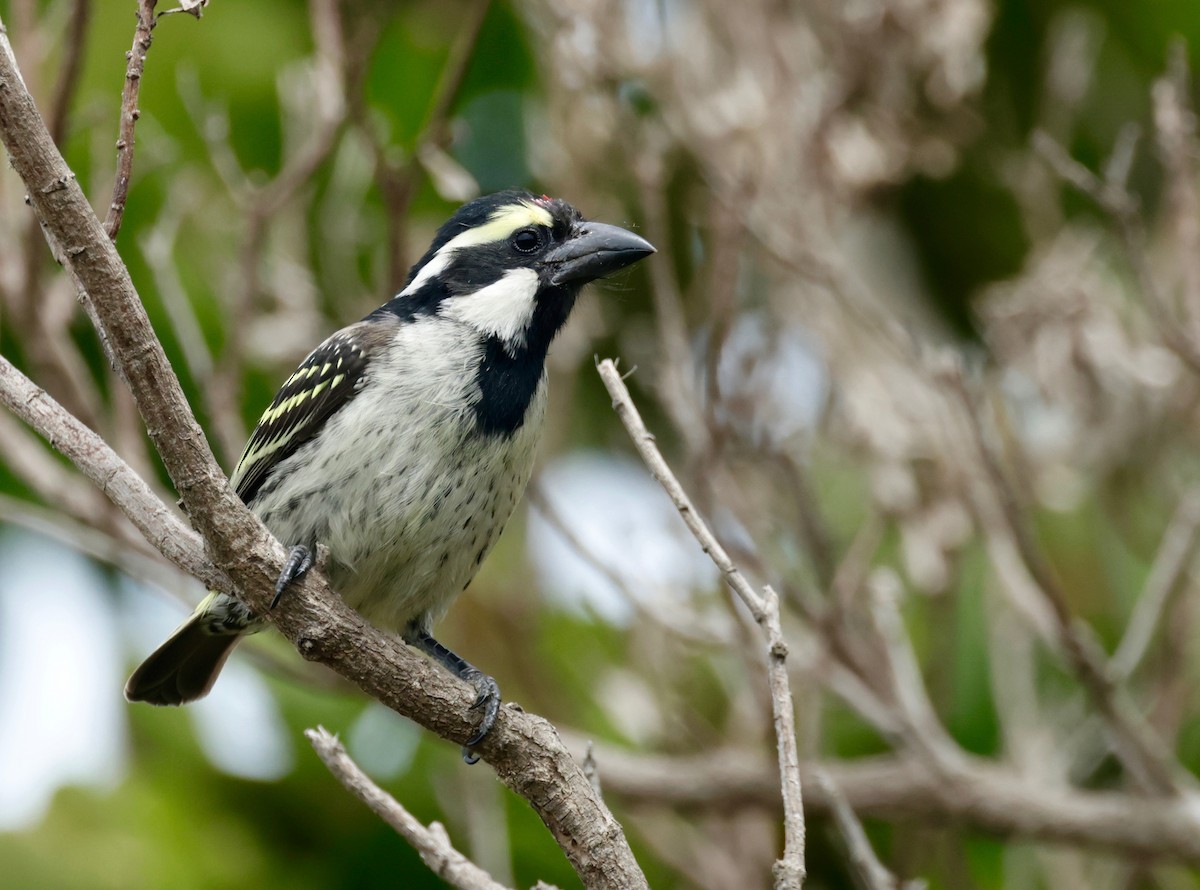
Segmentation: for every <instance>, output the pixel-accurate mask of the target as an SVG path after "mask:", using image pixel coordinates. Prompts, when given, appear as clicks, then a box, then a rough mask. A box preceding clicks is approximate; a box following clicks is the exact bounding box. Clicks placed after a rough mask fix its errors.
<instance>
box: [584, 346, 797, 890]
mask: <svg viewBox="0 0 1200 890" xmlns="http://www.w3.org/2000/svg"><path fill="white" fill-rule="evenodd" d="M597 370H599V372H600V378H601V379H602V380H603V381H604V385H605V387H606V388H607V389H608V393H609V395H611V396H612V399H613V408H614V409H615V410H616V412H617V416H618V417H620V418H621V422H622V423H623V424H625V429H626V430H628V431H629V437H630V438H631V439H632V440H633V444H634V447H635V448H637V450H638V454H640V455H641V456H642V460H643V461H645V463H646V466H647V468H649V470H650V474H651V475H652V476H654V478H655V479H656V480H657V481H658V483H659V484H660V485H661V486H662V487H663V489H664V490H665V491H666V493H667V495H668V496H669V497H670V498H671V501H672V502H673V503H674V504H675V507H676V509H678V510H679V514H680V516H682V517H683V521H684V523H685V524H686V525H687V527H688V529H689V530H690V531H691V533H692V534H693V535H695V537H696V540H697V541H699V542H700V547H701V549H702V550H703V551H704V552H705V553H707V554H708V555H709V557H711V559H712V561H713V563H714V564H715V565H716V567H717V569H718V570H720V572H721V575H722V576H723V577H724V578H725V581H726V583H728V584H729V586H730V587H731V588H732V589H733V591H734V593H736V594H737V596H738V598H739V599H741V601H742V602H743V603H744V604H745V605H746V608H748V609H749V610H750V613H751V614H752V615H753V616H754V620H755V621H757V622H758V624H759V626H760V627H762V629H763V634H764V635H765V636H766V639H767V677H768V683H769V685H770V689H771V704H772V709H773V711H774V716H775V739H776V742H777V745H778V756H779V772H780V779H781V782H782V788H783V812H784V817H783V827H784V847H783V856H782V858H780V860H779V861H778V862H777V863H776V864H775V869H774V872H775V886H776V887H777V888H781V890H782V888H799V887H801V886H802V885H803V884H804V802H803V798H802V792H801V783H800V758H799V754H798V753H797V750H796V717H795V712H794V710H793V706H792V690H791V686H790V685H789V683H788V675H787V643H786V642H785V641H784V639H783V629H782V627H781V625H780V620H779V596H778V595H777V594H776V593H775V591H774V590H773V589H772V588H771V587H770V586H769V585H768V586H767V587H765V588H763V594H762V595H761V596H760V595H759V594H758V593H756V592H755V590H754V588H752V587H751V586H750V582H748V581H747V580H746V578H745V576H744V575H742V573H741V571H740V570H739V569H738V567H737V566H736V565H734V564H733V560H731V559H730V558H729V554H728V553H726V552H725V548H724V547H722V546H721V542H720V541H718V540H717V538H716V536H715V535H714V534H713V533H712V532H711V531H710V530H709V528H708V526H707V525H706V524H705V522H704V520H703V519H702V518H701V516H700V514H699V513H698V512H697V511H696V508H695V507H694V506H693V505H692V502H691V500H690V499H689V498H688V496H687V493H686V492H685V491H684V490H683V486H682V485H680V484H679V480H678V479H676V478H675V474H674V473H672V472H671V468H670V466H668V465H667V462H666V460H665V459H664V458H663V456H662V452H660V451H659V450H658V446H657V445H656V444H655V443H654V436H653V435H652V434H651V433H650V431H649V430H648V429H646V424H645V423H643V421H642V417H641V415H640V414H639V413H638V410H637V407H636V406H635V405H634V404H633V399H632V398H630V395H629V390H628V388H626V386H625V381H624V380H622V379H621V374H620V373H619V372H618V371H617V366H616V364H615V363H614V362H613V361H612V359H605V360H604V361H602V362H600V363H599V364H598V365H597Z"/></svg>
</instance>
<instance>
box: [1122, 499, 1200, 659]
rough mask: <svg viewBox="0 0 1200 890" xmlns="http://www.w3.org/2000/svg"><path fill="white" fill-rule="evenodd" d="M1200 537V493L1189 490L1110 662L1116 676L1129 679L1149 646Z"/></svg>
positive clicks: (1159, 549)
mask: <svg viewBox="0 0 1200 890" xmlns="http://www.w3.org/2000/svg"><path fill="white" fill-rule="evenodd" d="M1198 538H1200V491H1190V492H1188V493H1187V494H1185V495H1184V496H1183V498H1182V500H1180V502H1179V507H1178V508H1177V509H1176V511H1175V515H1174V516H1173V517H1171V523H1170V525H1168V526H1167V530H1166V532H1164V533H1163V537H1162V543H1161V544H1160V545H1159V548H1158V553H1157V554H1156V555H1155V557H1154V563H1153V565H1152V566H1151V567H1150V574H1149V576H1148V577H1147V578H1146V584H1145V586H1144V587H1143V588H1142V594H1141V596H1139V597H1138V602H1137V605H1136V606H1135V607H1134V609H1133V614H1132V615H1131V616H1130V618H1129V623H1128V625H1126V628H1125V635H1124V636H1123V637H1121V642H1120V644H1119V645H1118V646H1117V651H1116V652H1115V653H1114V654H1113V657H1112V660H1111V661H1110V662H1109V668H1110V670H1111V671H1112V675H1113V677H1114V678H1115V679H1116V680H1117V681H1118V682H1120V681H1122V680H1125V679H1128V678H1129V677H1130V676H1131V675H1132V674H1133V672H1134V670H1135V669H1136V668H1137V666H1138V664H1140V663H1141V660H1142V658H1143V657H1144V656H1145V654H1146V651H1147V650H1148V649H1149V647H1150V640H1151V639H1152V638H1153V636H1154V630H1155V628H1157V627H1158V623H1159V621H1160V620H1161V619H1162V616H1163V614H1164V613H1165V612H1166V608H1167V605H1168V603H1169V602H1170V600H1171V598H1172V597H1173V596H1174V594H1175V593H1176V591H1178V590H1179V589H1180V588H1181V587H1182V586H1183V579H1184V578H1185V577H1186V575H1187V570H1188V566H1190V565H1191V563H1192V558H1193V556H1194V555H1195V552H1196V542H1197V539H1198Z"/></svg>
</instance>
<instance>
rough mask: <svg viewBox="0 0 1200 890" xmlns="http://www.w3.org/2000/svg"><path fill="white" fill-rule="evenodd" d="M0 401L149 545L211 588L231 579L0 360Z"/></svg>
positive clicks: (138, 483)
mask: <svg viewBox="0 0 1200 890" xmlns="http://www.w3.org/2000/svg"><path fill="white" fill-rule="evenodd" d="M0 402H2V403H3V404H4V405H6V406H7V407H8V409H9V410H10V411H12V412H13V413H14V414H15V415H17V417H19V418H21V419H22V420H24V421H25V422H26V423H28V424H29V425H30V426H31V427H33V428H34V429H35V430H37V431H38V432H39V433H40V434H41V435H42V436H43V437H44V438H45V439H46V440H47V441H48V442H49V443H50V444H51V445H53V446H54V447H55V448H57V449H58V450H59V451H60V452H62V453H63V454H64V455H66V456H67V457H68V458H69V459H70V460H71V462H72V463H74V464H75V466H77V467H78V468H79V469H80V470H82V471H83V473H84V475H86V476H87V477H88V478H89V479H91V480H92V482H94V483H95V484H96V486H97V487H98V488H99V489H100V490H101V491H102V492H104V494H106V495H107V496H108V497H109V499H110V500H112V502H113V503H114V504H116V505H117V507H118V508H120V510H121V512H122V513H124V514H125V516H126V517H127V518H128V519H129V521H130V522H132V523H133V524H134V526H136V527H137V529H138V531H140V532H141V533H142V535H144V536H145V538H146V540H147V541H148V542H150V544H151V545H152V546H153V547H154V549H155V550H157V551H158V552H159V553H161V554H162V555H163V556H165V557H166V558H167V559H169V560H170V561H171V562H173V563H175V565H177V566H179V567H180V568H181V569H183V570H184V571H185V572H187V573H188V574H189V575H192V576H193V577H195V578H199V579H201V580H202V581H204V582H205V583H206V584H208V585H210V586H213V587H228V585H229V579H228V578H226V577H225V576H224V575H223V573H221V572H220V571H219V570H217V569H216V568H214V567H213V565H212V563H211V562H210V561H209V560H207V559H205V558H204V556H203V544H202V542H201V540H200V537H199V536H198V535H197V534H196V533H195V532H194V531H192V530H191V529H190V528H188V527H187V526H186V525H184V524H183V523H182V522H180V521H179V519H177V518H176V517H175V515H174V514H173V513H172V512H171V511H170V509H169V508H168V507H167V505H166V504H164V503H163V502H162V501H161V500H159V498H158V496H157V495H155V493H154V492H153V491H152V490H151V489H150V486H148V485H147V484H146V483H145V481H143V479H142V478H141V477H140V476H139V475H138V474H137V473H135V472H134V471H133V470H132V469H130V467H129V465H128V464H126V463H125V461H123V460H121V458H120V456H118V455H117V453H116V452H114V451H113V450H112V449H111V448H109V447H108V444H107V443H106V442H105V441H104V440H103V439H101V438H100V437H99V436H98V435H96V434H95V433H93V432H92V431H91V430H90V429H88V428H87V427H86V426H84V425H83V424H82V423H80V422H79V421H78V420H77V419H76V418H75V417H73V416H72V415H71V414H69V413H68V412H67V411H66V410H64V409H63V407H62V406H61V405H59V404H58V403H57V402H55V401H54V400H53V399H52V398H50V396H49V395H47V394H46V392H45V391H43V390H42V389H40V388H39V387H38V386H37V385H36V384H35V383H34V382H33V381H31V380H30V379H29V378H28V377H26V376H25V375H24V374H22V373H21V372H20V371H18V370H17V369H16V368H14V367H13V366H12V364H11V363H10V362H9V361H8V359H6V358H4V357H3V356H0Z"/></svg>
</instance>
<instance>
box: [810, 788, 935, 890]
mask: <svg viewBox="0 0 1200 890" xmlns="http://www.w3.org/2000/svg"><path fill="white" fill-rule="evenodd" d="M813 783H814V784H815V785H816V787H817V788H819V789H821V794H822V795H823V796H824V798H825V803H826V804H827V805H828V807H829V811H830V813H831V814H832V815H833V821H834V824H836V825H837V827H838V832H839V833H840V834H841V836H842V840H843V841H845V842H846V850H847V852H848V853H849V858H850V865H851V866H852V867H853V869H854V873H855V874H856V875H857V876H858V879H859V882H860V883H861V884H862V886H863V887H864V888H865V890H924V887H925V882H924V881H906V882H904V883H903V884H901V883H900V881H899V880H898V879H897V878H896V876H895V875H894V874H892V873H891V872H890V871H888V869H887V868H886V867H885V866H884V864H883V863H882V862H880V861H879V857H878V856H876V855H875V850H874V849H873V848H872V847H871V842H870V841H869V840H868V839H867V833H866V831H864V830H863V827H862V823H861V822H859V821H858V816H856V815H855V814H854V810H852V809H851V808H850V804H849V803H848V802H847V801H846V798H845V796H844V795H843V794H842V792H841V789H839V788H838V786H837V784H836V783H835V782H834V781H833V779H831V778H830V777H829V773H827V772H825V771H824V770H823V769H820V768H819V767H818V768H816V769H814V770H813Z"/></svg>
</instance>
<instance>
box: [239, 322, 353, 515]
mask: <svg viewBox="0 0 1200 890" xmlns="http://www.w3.org/2000/svg"><path fill="white" fill-rule="evenodd" d="M360 327H361V325H357V326H355V327H352V328H348V329H347V330H344V331H339V332H338V333H336V334H334V335H333V336H332V337H330V338H329V339H328V340H326V341H325V342H324V343H322V344H321V345H320V346H318V347H317V348H316V349H314V350H313V351H312V352H311V353H309V356H308V358H306V359H305V360H304V361H303V362H302V363H301V364H300V367H299V368H297V369H296V371H295V372H294V373H293V374H292V376H291V377H289V378H288V379H287V382H286V383H284V384H283V386H282V387H280V390H279V392H277V393H276V394H275V398H274V399H273V400H272V401H271V404H270V406H269V407H268V408H267V410H266V411H264V412H263V415H262V417H261V418H260V419H259V421H258V426H256V427H255V428H254V432H253V433H251V434H250V441H249V442H247V443H246V450H245V451H243V452H242V456H241V459H239V460H238V465H237V469H235V470H234V472H233V478H232V480H231V481H232V483H233V487H234V490H235V491H237V493H238V496H239V497H240V498H241V499H242V500H243V501H244V502H245V503H247V504H250V503H251V502H252V501H253V500H254V497H255V496H256V495H257V494H258V492H259V490H260V489H261V488H262V487H263V485H264V483H266V481H267V480H268V479H269V478H270V476H271V473H272V471H273V470H274V469H275V468H276V467H277V466H279V464H280V463H281V462H282V461H284V460H286V459H287V458H289V457H291V456H292V455H293V454H295V453H296V449H298V448H299V447H300V446H301V445H303V444H304V443H305V442H308V441H309V440H310V439H312V438H313V436H315V435H316V434H317V432H318V431H319V430H320V429H321V427H322V426H324V424H325V422H326V421H327V420H329V418H330V417H332V416H333V415H334V414H335V413H336V412H337V411H338V410H339V409H341V408H343V407H344V406H345V405H346V404H348V403H349V402H350V401H351V400H352V399H353V398H354V397H355V396H356V395H357V394H358V393H359V391H360V390H361V389H362V384H363V381H364V379H365V375H366V370H367V365H368V364H369V355H368V350H367V349H366V344H365V343H364V338H362V337H361V336H358V334H359V333H360V331H359V330H357V329H358V328H360Z"/></svg>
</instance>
